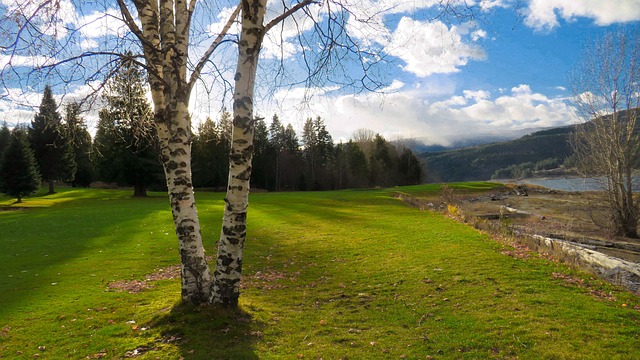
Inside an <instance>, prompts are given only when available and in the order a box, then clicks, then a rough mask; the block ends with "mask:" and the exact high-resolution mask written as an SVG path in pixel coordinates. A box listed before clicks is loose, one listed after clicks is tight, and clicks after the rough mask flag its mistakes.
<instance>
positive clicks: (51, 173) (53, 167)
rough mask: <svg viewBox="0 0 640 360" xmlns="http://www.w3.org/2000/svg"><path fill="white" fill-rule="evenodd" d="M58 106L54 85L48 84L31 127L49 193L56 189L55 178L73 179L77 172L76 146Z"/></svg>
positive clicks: (30, 139) (37, 159)
mask: <svg viewBox="0 0 640 360" xmlns="http://www.w3.org/2000/svg"><path fill="white" fill-rule="evenodd" d="M57 107H58V106H57V104H56V101H55V99H54V98H53V92H52V91H51V87H50V86H49V85H47V86H45V88H44V94H43V95H42V102H41V104H40V109H39V111H38V113H37V114H36V116H35V117H34V119H33V121H31V126H30V127H29V142H30V143H31V148H32V149H33V152H34V155H35V158H36V161H37V162H38V167H39V169H40V174H41V175H42V180H44V181H46V182H47V183H49V193H50V194H52V193H54V192H55V191H54V182H55V181H66V180H71V179H73V176H74V175H75V171H76V164H75V160H74V154H73V148H72V147H71V143H70V142H69V141H68V139H67V138H66V137H65V134H64V128H63V125H62V120H61V117H60V114H59V113H58V110H57Z"/></svg>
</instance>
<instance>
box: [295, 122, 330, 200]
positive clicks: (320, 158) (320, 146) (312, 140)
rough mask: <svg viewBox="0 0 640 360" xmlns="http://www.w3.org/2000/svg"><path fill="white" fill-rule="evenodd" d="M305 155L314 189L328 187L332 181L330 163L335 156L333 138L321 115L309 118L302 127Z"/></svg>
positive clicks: (310, 181)
mask: <svg viewBox="0 0 640 360" xmlns="http://www.w3.org/2000/svg"><path fill="white" fill-rule="evenodd" d="M302 143H303V145H304V150H303V155H304V159H305V161H306V163H307V172H308V175H309V176H308V178H309V185H310V188H311V189H312V190H320V189H323V188H327V187H328V186H326V185H327V184H329V183H330V182H331V181H330V178H329V177H330V176H329V175H330V172H329V169H328V167H327V166H328V165H329V163H330V161H331V158H332V156H333V139H332V138H331V135H330V134H329V132H328V131H327V128H326V126H325V124H324V121H323V120H322V118H321V117H320V116H318V117H317V118H316V119H315V120H313V119H311V118H308V119H307V120H306V121H305V123H304V126H303V128H302Z"/></svg>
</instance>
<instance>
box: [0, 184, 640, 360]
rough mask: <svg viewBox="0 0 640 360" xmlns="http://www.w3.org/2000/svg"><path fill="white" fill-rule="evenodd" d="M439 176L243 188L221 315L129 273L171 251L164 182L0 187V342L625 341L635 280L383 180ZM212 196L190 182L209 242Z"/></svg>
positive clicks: (181, 345) (589, 348)
mask: <svg viewBox="0 0 640 360" xmlns="http://www.w3.org/2000/svg"><path fill="white" fill-rule="evenodd" d="M457 186H458V187H459V188H465V189H469V190H471V191H477V190H482V189H487V188H490V187H492V186H496V185H495V184H489V183H466V184H458V185H457ZM438 190H439V187H438V186H437V185H425V186H414V187H405V188H395V189H387V190H359V191H337V192H307V193H257V194H252V195H251V200H250V203H251V205H250V210H249V233H248V234H249V235H248V241H247V243H246V246H245V259H244V263H245V268H244V274H245V275H246V277H245V279H244V286H245V288H244V290H243V294H242V296H241V300H240V305H241V310H240V311H238V312H236V313H233V314H226V313H225V312H224V311H221V310H215V309H207V308H190V307H187V306H182V305H179V299H180V294H179V292H180V283H179V280H178V279H165V280H157V281H144V280H145V278H146V275H149V274H155V275H154V276H153V277H154V278H156V277H159V274H162V273H165V272H167V273H169V272H171V269H172V266H174V265H177V264H178V261H179V260H178V251H177V240H176V238H175V235H174V234H173V227H172V222H171V214H170V211H169V207H168V200H167V198H166V196H165V195H164V194H160V193H154V194H152V195H153V196H152V197H150V198H146V199H137V198H136V199H134V198H131V197H130V195H131V192H130V191H121V190H95V189H70V188H68V189H62V190H61V191H60V192H59V193H58V194H55V195H47V196H44V195H40V196H37V197H30V198H26V199H25V203H24V204H20V206H22V207H25V208H21V209H19V210H7V208H11V207H12V206H13V205H11V203H12V200H10V199H7V198H0V209H2V210H0V358H7V359H33V358H34V357H35V358H40V359H85V358H90V359H91V358H93V359H96V358H105V359H119V358H124V357H135V358H138V359H179V358H181V357H184V358H185V359H258V358H259V359H297V358H303V359H319V358H323V359H340V358H342V359H347V358H348V359H386V358H389V359H394V358H395V359H398V358H409V359H425V358H434V359H485V358H495V359H505V358H506V359H512V358H521V359H634V358H640V301H639V299H638V298H637V297H634V296H632V295H631V294H629V293H627V292H624V291H621V290H619V289H617V288H615V287H611V286H609V285H606V284H603V283H602V282H600V281H598V280H593V279H592V278H591V277H590V276H589V275H586V274H583V273H579V272H574V271H572V270H570V269H568V268H566V267H564V266H562V265H558V264H556V263H554V262H550V261H547V260H544V259H541V258H538V257H536V256H533V255H531V256H529V257H527V258H525V259H522V258H519V257H514V256H509V255H512V254H513V253H514V252H513V251H512V250H513V249H511V248H510V247H508V246H506V245H503V244H501V243H499V242H496V241H495V240H492V239H490V238H488V236H486V235H483V234H481V233H479V232H478V231H476V230H474V229H472V228H470V227H467V226H465V225H462V224H459V223H457V222H455V221H453V220H451V219H449V218H446V217H444V216H442V215H440V214H436V213H431V212H425V211H420V210H417V209H413V208H410V207H407V206H406V205H405V204H403V203H402V202H401V201H399V200H397V199H395V198H394V197H393V193H394V192H395V191H402V192H406V193H411V194H416V195H419V194H429V193H433V192H436V191H438ZM222 197H223V194H219V193H205V192H198V193H197V200H198V211H199V214H200V217H201V221H202V225H203V226H202V228H203V232H204V235H205V239H206V244H207V252H208V254H211V255H213V254H215V251H214V247H215V246H214V239H215V238H216V237H217V234H218V232H219V231H220V223H221V218H222V207H223V201H222ZM123 280H127V281H137V282H136V283H137V284H138V285H140V286H138V287H137V288H138V289H140V288H146V289H143V290H142V291H139V292H136V293H129V292H127V291H119V290H114V289H111V288H110V287H109V286H108V285H109V284H113V283H115V282H118V281H120V282H121V281H123ZM147 287H148V288H147ZM36 354H37V356H36Z"/></svg>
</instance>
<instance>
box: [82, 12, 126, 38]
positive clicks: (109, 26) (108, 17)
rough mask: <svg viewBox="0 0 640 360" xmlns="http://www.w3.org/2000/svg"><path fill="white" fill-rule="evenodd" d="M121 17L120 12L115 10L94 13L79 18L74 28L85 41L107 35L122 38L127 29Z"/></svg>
mask: <svg viewBox="0 0 640 360" xmlns="http://www.w3.org/2000/svg"><path fill="white" fill-rule="evenodd" d="M121 17H122V15H121V14H120V11H119V10H116V9H108V10H106V11H102V10H101V11H95V12H93V13H91V14H89V15H85V16H81V17H79V18H78V20H77V21H76V26H77V28H78V29H79V30H80V33H81V34H82V35H83V36H84V37H85V38H86V39H97V38H100V37H103V36H109V35H113V36H118V37H123V36H124V35H125V34H126V33H127V32H128V31H129V29H128V28H127V27H126V25H125V24H124V22H123V21H122V20H121Z"/></svg>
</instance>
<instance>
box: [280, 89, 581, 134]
mask: <svg viewBox="0 0 640 360" xmlns="http://www.w3.org/2000/svg"><path fill="white" fill-rule="evenodd" d="M399 86H402V87H399ZM425 88H427V86H425V87H420V88H417V87H410V86H408V85H406V84H402V83H396V86H395V90H396V91H395V92H393V93H389V94H379V93H368V94H352V95H344V94H343V95H335V94H330V93H327V91H323V90H318V92H319V93H323V94H325V96H323V97H315V98H312V99H311V100H309V101H308V102H307V103H306V106H307V107H308V108H307V109H305V110H304V112H303V113H301V112H299V109H296V110H297V111H298V112H296V111H290V112H286V111H285V112H284V113H283V112H282V111H279V112H278V113H279V114H281V115H282V117H281V118H282V119H283V120H284V121H285V122H286V121H290V120H289V119H302V118H305V117H308V116H316V115H320V116H322V118H324V119H325V121H326V123H327V127H328V129H329V131H330V132H331V134H332V135H334V137H335V138H336V139H341V140H345V141H346V140H347V139H348V138H349V137H350V135H351V134H352V133H353V132H354V131H355V130H357V129H360V128H367V129H371V130H373V131H375V132H379V133H380V134H382V135H383V136H385V137H386V138H387V139H390V140H394V139H398V138H417V139H420V140H423V141H425V142H426V143H427V144H440V145H445V146H446V145H451V144H453V143H456V142H458V141H464V140H469V139H473V138H474V137H479V136H509V135H513V134H514V133H522V132H523V131H527V130H530V129H535V128H547V127H555V126H563V125H569V124H572V123H573V122H574V121H575V111H574V109H573V108H572V107H571V105H569V102H568V99H567V98H555V97H548V96H546V95H544V94H541V93H538V92H535V91H533V90H532V89H531V87H530V86H529V85H526V84H521V85H517V86H514V87H512V88H511V89H510V90H506V91H505V92H504V93H502V94H500V93H499V92H496V93H498V94H499V95H498V96H495V97H494V96H492V95H491V92H490V91H488V90H463V91H462V92H461V93H458V92H456V93H450V94H449V95H447V96H444V97H443V96H442V95H438V94H437V91H435V92H434V93H430V92H426V91H425ZM434 94H436V95H434ZM290 100H293V99H290Z"/></svg>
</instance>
